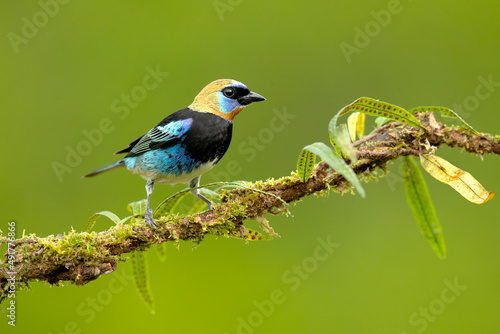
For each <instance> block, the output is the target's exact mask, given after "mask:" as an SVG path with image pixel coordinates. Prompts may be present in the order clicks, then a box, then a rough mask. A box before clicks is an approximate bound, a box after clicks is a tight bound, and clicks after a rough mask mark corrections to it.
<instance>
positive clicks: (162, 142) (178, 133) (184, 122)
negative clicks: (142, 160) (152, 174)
mask: <svg viewBox="0 0 500 334" xmlns="http://www.w3.org/2000/svg"><path fill="white" fill-rule="evenodd" d="M192 122H193V119H192V118H186V119H181V120H177V121H171V122H168V123H166V124H164V125H161V123H160V124H158V125H157V126H155V127H154V128H152V129H151V130H149V131H148V132H147V133H146V134H145V135H144V136H142V137H140V138H137V139H136V140H134V141H133V142H132V143H130V144H129V147H127V148H126V149H123V150H121V151H118V152H116V153H117V154H118V153H127V152H128V153H129V154H128V156H135V155H139V154H142V153H144V152H147V151H151V150H154V149H159V148H162V147H166V146H171V145H173V144H175V143H176V142H178V141H179V140H180V139H181V137H182V136H183V135H184V134H185V133H186V131H187V130H189V128H190V126H191V123H192Z"/></svg>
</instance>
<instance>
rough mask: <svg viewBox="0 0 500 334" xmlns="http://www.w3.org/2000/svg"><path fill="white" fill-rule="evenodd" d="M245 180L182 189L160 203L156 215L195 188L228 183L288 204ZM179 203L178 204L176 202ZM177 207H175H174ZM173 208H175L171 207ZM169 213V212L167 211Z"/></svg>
mask: <svg viewBox="0 0 500 334" xmlns="http://www.w3.org/2000/svg"><path fill="white" fill-rule="evenodd" d="M244 183H245V182H238V181H235V182H213V183H208V184H204V185H202V186H199V187H193V188H187V189H184V190H181V191H179V192H177V193H175V194H173V195H172V196H170V197H169V198H167V199H166V200H164V201H163V202H162V203H160V205H158V207H157V208H156V210H155V211H154V214H153V215H154V216H156V214H157V213H159V212H160V210H163V209H164V208H166V207H168V206H169V205H171V204H169V203H170V202H171V201H172V200H175V201H176V203H178V202H180V199H178V197H184V196H186V195H187V194H188V193H190V192H191V191H192V190H195V189H203V188H206V187H212V186H221V185H228V186H236V187H237V188H244V189H248V190H250V191H254V192H256V193H260V194H264V195H267V196H271V197H274V198H276V199H278V200H279V201H281V202H282V203H283V205H285V206H286V205H287V203H286V202H285V201H284V200H283V199H282V198H281V197H279V196H276V195H274V194H271V193H269V192H266V191H263V190H259V189H254V188H250V187H247V186H246V185H244ZM175 205H177V204H175ZM174 208H175V207H174ZM171 210H173V208H172V209H171ZM167 213H168V212H167Z"/></svg>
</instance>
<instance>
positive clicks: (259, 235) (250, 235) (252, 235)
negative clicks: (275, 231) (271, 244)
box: [245, 228, 273, 241]
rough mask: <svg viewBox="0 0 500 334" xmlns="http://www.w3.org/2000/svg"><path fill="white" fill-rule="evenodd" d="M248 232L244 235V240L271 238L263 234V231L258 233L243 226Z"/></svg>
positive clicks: (271, 238)
mask: <svg viewBox="0 0 500 334" xmlns="http://www.w3.org/2000/svg"><path fill="white" fill-rule="evenodd" d="M245 229H246V230H247V232H248V234H247V235H246V237H245V240H249V241H261V240H273V237H271V236H269V235H265V234H264V233H260V232H258V231H256V230H252V229H249V228H245Z"/></svg>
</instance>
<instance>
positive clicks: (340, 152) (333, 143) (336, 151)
mask: <svg viewBox="0 0 500 334" xmlns="http://www.w3.org/2000/svg"><path fill="white" fill-rule="evenodd" d="M330 144H332V147H333V149H334V150H335V153H337V155H338V156H339V157H341V158H345V154H344V152H342V150H341V149H340V147H339V145H337V144H336V143H335V141H334V140H333V136H332V134H331V133H330Z"/></svg>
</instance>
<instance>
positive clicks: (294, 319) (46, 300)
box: [0, 0, 500, 334]
mask: <svg viewBox="0 0 500 334" xmlns="http://www.w3.org/2000/svg"><path fill="white" fill-rule="evenodd" d="M499 9H500V8H499V5H498V3H497V2H495V1H491V0H490V1H480V2H470V1H462V0H460V1H429V0H422V1H410V0H401V1H396V0H391V1H347V0H345V1H329V2H326V1H273V2H271V1H263V0H252V1H250V0H248V1H243V0H215V1H193V0H191V1H182V2H173V1H169V2H168V1H167V2H165V1H140V2H139V1H135V2H133V1H105V2H103V1H66V2H65V1H62V0H59V1H56V0H41V1H40V2H37V1H15V0H3V1H2V2H1V3H0V35H1V36H2V38H1V39H0V68H1V78H0V92H1V93H0V95H1V97H2V98H1V100H0V110H1V116H2V117H1V121H0V126H1V133H2V143H3V145H2V157H3V159H2V163H1V164H0V166H1V167H0V168H1V175H2V192H1V194H0V206H1V210H0V229H3V230H4V231H5V230H6V226H7V225H6V223H7V222H8V221H10V220H15V221H16V222H17V226H18V236H20V235H21V233H22V232H23V231H25V233H36V234H37V235H39V236H47V235H50V234H54V235H55V234H58V233H63V232H65V231H68V230H70V229H71V228H74V229H76V230H77V231H82V230H83V229H84V226H85V223H86V221H87V219H88V218H89V217H90V216H91V215H92V214H93V213H94V212H97V211H101V210H110V211H112V212H115V213H116V214H118V215H119V216H121V217H124V216H125V215H127V211H126V205H127V203H129V202H132V201H136V200H139V199H142V198H144V197H145V191H144V181H143V180H142V179H141V178H140V177H138V176H136V175H132V174H130V173H128V172H126V171H114V172H112V173H109V174H105V175H102V176H99V177H97V178H93V179H82V178H81V175H83V174H85V173H87V172H89V171H91V170H93V169H95V168H97V167H100V166H102V165H104V164H106V163H109V162H112V161H114V159H116V157H115V156H113V155H112V152H115V151H117V150H119V149H122V148H124V147H126V146H127V144H128V143H129V142H130V141H132V140H133V139H135V138H137V137H138V136H139V135H142V134H143V133H144V132H146V131H147V130H149V129H150V128H151V127H152V126H153V125H155V124H156V123H157V122H158V121H159V120H161V119H162V118H163V117H165V116H166V115H168V114H169V113H171V112H173V111H175V110H178V109H181V108H183V107H185V106H187V105H188V104H190V103H191V101H192V99H193V97H194V96H195V95H196V94H197V93H198V91H199V90H200V89H201V88H202V87H203V86H204V85H205V84H207V83H208V82H210V81H212V80H215V79H218V78H225V77H229V78H234V79H237V80H240V81H242V82H244V83H246V84H247V85H248V86H249V87H250V89H252V90H254V91H256V92H258V93H260V94H262V95H264V96H265V97H267V99H268V100H267V101H266V102H263V103H259V104H255V105H252V106H250V107H249V108H247V109H246V110H245V111H244V112H243V113H242V114H241V115H239V116H238V118H237V119H236V123H235V129H234V130H235V131H234V137H233V142H232V146H231V147H230V149H229V152H228V153H227V154H226V156H225V157H224V159H223V160H222V161H221V163H220V164H219V165H218V166H217V167H216V168H215V169H214V170H213V172H212V173H209V174H208V175H206V176H205V177H203V178H202V182H204V183H207V182H211V181H217V180H225V179H230V180H260V179H265V178H268V177H275V178H276V177H280V176H283V175H288V174H289V173H290V172H291V171H292V170H294V169H295V165H296V159H297V156H298V154H299V152H300V150H301V148H302V147H303V146H305V145H307V144H310V143H312V142H315V141H323V142H328V135H327V124H328V121H329V120H330V118H331V117H332V116H333V115H334V113H335V112H337V111H338V110H339V109H340V108H341V107H343V106H344V105H346V104H349V103H350V102H352V101H353V100H354V99H356V98H357V97H360V96H370V97H373V98H377V99H380V100H384V101H388V102H391V103H394V104H398V105H400V106H403V107H406V108H411V107H415V106H419V105H443V106H448V107H451V108H454V109H455V110H457V111H459V112H461V114H462V116H463V117H464V118H465V119H466V120H467V121H468V122H469V123H470V124H472V125H473V126H474V127H475V128H476V129H478V130H479V131H484V132H489V133H499V132H500V131H499V130H500V127H499V126H498V124H499V121H500V116H499V115H500V113H499V112H498V106H499V105H500V63H499V61H498V59H499V57H500V47H499V46H498V39H499V33H500V21H499V20H498V10H499ZM150 71H156V72H157V73H158V72H159V73H160V74H158V76H157V78H158V79H157V81H156V85H154V86H155V87H152V86H153V84H154V81H148V83H147V84H148V87H149V88H150V89H149V88H148V89H145V87H146V86H145V84H144V82H143V80H144V78H145V77H146V76H147V75H148V73H149V72H150ZM487 82H490V83H489V84H488V83H487ZM127 95H128V96H130V98H131V100H130V102H126V100H124V99H126V98H127ZM127 103H128V104H127ZM279 115H281V116H279ZM284 115H288V116H284ZM280 117H281V118H280ZM103 120H104V121H103ZM101 122H104V125H103V123H101ZM447 122H450V121H449V120H447ZM451 123H452V122H451ZM101 127H102V128H101ZM104 130H105V131H104ZM95 131H100V133H101V134H102V138H101V137H100V136H99V135H97V134H95V133H96V132H95ZM85 133H94V134H95V137H94V143H92V144H91V145H90V146H89V145H86V144H85V141H86V140H87V137H86V135H85ZM68 150H69V151H71V150H80V152H84V153H85V154H86V155H84V154H79V155H78V156H79V158H78V157H72V158H71V160H70V163H71V166H70V165H68V163H67V162H66V159H67V155H68V152H69V151H68ZM438 154H439V155H440V156H442V157H444V158H446V159H448V160H449V161H450V162H452V163H454V164H455V165H458V166H460V167H462V168H463V169H465V170H467V171H469V172H471V173H472V174H473V175H474V176H476V178H477V179H478V180H479V181H480V182H482V184H483V185H484V186H485V187H486V188H487V189H488V190H492V191H496V192H500V180H499V178H498V163H499V161H498V157H495V156H485V157H483V158H481V157H478V156H473V155H470V154H468V153H465V152H460V150H459V149H454V150H450V149H448V148H446V147H443V148H442V149H440V150H439V153H438ZM54 164H56V165H57V166H59V167H61V166H62V165H66V166H67V169H65V170H64V172H63V173H62V174H61V172H59V173H58V172H56V170H55V169H54ZM58 164H60V165H58ZM400 167H401V164H400V162H396V163H394V164H393V165H392V166H391V167H390V174H389V176H388V177H386V178H381V179H380V180H379V182H372V183H368V184H366V185H365V187H366V190H367V194H368V195H367V197H366V198H365V199H361V198H360V196H358V195H356V196H352V195H344V196H340V195H338V194H333V193H332V194H330V195H329V196H326V197H320V198H316V197H311V198H306V199H304V200H303V201H302V202H301V203H299V204H298V205H295V206H292V207H291V211H292V213H293V217H288V218H287V217H283V216H279V217H274V216H271V217H268V218H269V220H270V223H271V225H272V226H273V227H274V228H275V230H276V231H277V232H278V233H279V234H280V235H281V238H280V239H275V240H273V241H266V242H251V243H249V244H245V242H243V241H241V240H236V239H225V238H219V239H215V238H214V237H207V238H206V240H204V241H203V242H202V243H201V244H200V245H199V246H198V247H197V248H194V249H193V248H192V245H191V244H190V243H181V244H180V250H179V251H178V250H177V249H176V248H174V247H173V245H169V252H168V258H167V261H165V262H160V261H159V260H158V256H157V255H156V254H155V250H153V249H152V250H150V251H148V254H147V255H148V258H149V268H150V276H151V288H152V291H153V293H154V298H155V301H156V314H155V315H152V314H150V313H149V312H148V309H147V308H146V307H145V305H144V304H142V302H141V300H140V299H139V297H138V294H137V293H136V290H135V288H134V284H133V281H132V280H131V272H130V266H129V264H127V263H122V264H120V265H119V268H118V270H117V272H116V273H114V274H111V275H108V276H105V277H102V278H100V279H99V280H97V281H95V282H92V283H91V284H88V285H87V286H84V287H76V286H74V285H70V286H66V287H49V286H48V285H47V284H43V283H33V284H32V285H31V286H32V290H31V291H22V292H20V293H19V294H18V297H17V305H18V308H17V326H16V327H15V328H12V327H11V326H8V325H7V320H8V319H7V318H6V316H5V315H6V314H5V313H1V315H2V316H1V317H0V328H1V331H2V332H5V331H7V332H11V331H12V332H14V331H17V332H22V333H30V332H34V331H36V332H37V333H113V332H123V333H132V332H139V331H146V332H153V331H161V332H172V333H231V334H232V333H319V332H321V333H395V334H406V333H429V334H430V333H471V332H474V333H500V318H499V317H498V314H499V311H500V305H499V300H500V289H499V277H500V267H499V265H498V259H499V258H500V247H499V246H498V245H499V242H498V241H499V240H500V226H499V223H500V221H499V217H500V215H499V205H498V200H499V199H498V198H494V199H493V200H492V201H490V202H488V203H486V204H484V205H474V204H471V203H469V202H467V201H466V200H464V199H463V198H462V197H461V196H460V195H458V194H457V193H455V192H454V191H453V190H452V189H451V188H449V187H447V186H446V185H444V184H441V183H439V182H437V181H434V180H432V179H431V178H429V177H427V176H426V177H427V179H428V184H429V189H430V191H431V195H432V197H433V200H434V203H435V206H436V209H437V213H438V216H439V218H440V220H441V224H442V226H443V229H444V236H445V240H446V242H447V247H448V257H447V258H446V259H445V260H440V259H438V258H437V256H436V255H435V254H434V253H433V251H432V250H431V248H430V247H429V246H428V245H427V243H426V241H425V239H424V238H423V237H422V236H421V235H420V232H419V230H418V228H417V225H416V223H415V221H414V219H413V217H412V214H411V212H410V210H409V208H408V207H407V204H406V201H405V195H404V189H403V183H402V179H401V176H400V173H399V170H400ZM182 188H183V186H182V185H180V186H175V187H170V186H158V187H156V189H155V192H154V195H153V203H154V205H156V204H158V203H159V202H160V201H161V200H163V199H164V198H166V197H167V196H169V195H171V194H173V193H174V192H175V191H177V190H180V189H182ZM109 226H110V223H108V222H107V221H106V219H102V220H99V221H98V224H97V225H96V228H97V229H98V230H100V229H101V230H104V229H106V228H107V227H109ZM248 226H249V227H256V226H257V224H256V223H255V222H248ZM318 238H319V239H321V240H323V242H328V240H330V242H331V243H334V244H335V247H334V248H331V251H332V252H331V253H321V255H322V256H321V257H320V258H318V257H317V255H316V257H315V254H316V253H315V250H316V249H317V247H318V246H320V245H321V242H320V241H318V240H319V239H318ZM325 254H326V255H325ZM269 300H272V301H269Z"/></svg>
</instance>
